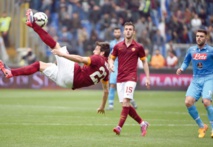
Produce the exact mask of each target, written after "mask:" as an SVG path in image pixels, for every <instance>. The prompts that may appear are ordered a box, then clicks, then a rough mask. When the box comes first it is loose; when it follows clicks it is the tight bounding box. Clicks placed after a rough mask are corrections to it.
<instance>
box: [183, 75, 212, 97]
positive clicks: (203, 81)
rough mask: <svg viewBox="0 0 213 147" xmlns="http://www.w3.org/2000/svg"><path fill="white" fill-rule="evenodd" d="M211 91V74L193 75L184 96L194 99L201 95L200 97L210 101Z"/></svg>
mask: <svg viewBox="0 0 213 147" xmlns="http://www.w3.org/2000/svg"><path fill="white" fill-rule="evenodd" d="M212 92H213V75H208V76H203V77H193V79H192V82H191V83H190V85H189V87H188V89H187V92H186V96H191V97H193V98H195V100H196V101H198V100H199V99H200V97H202V99H206V98H207V99H209V100H211V101H212Z"/></svg>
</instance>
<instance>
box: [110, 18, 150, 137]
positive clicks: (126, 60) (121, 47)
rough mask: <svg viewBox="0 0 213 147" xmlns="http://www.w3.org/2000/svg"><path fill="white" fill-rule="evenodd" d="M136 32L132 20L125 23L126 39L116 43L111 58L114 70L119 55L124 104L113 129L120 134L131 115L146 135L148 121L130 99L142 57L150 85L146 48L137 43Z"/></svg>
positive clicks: (119, 74) (119, 75)
mask: <svg viewBox="0 0 213 147" xmlns="http://www.w3.org/2000/svg"><path fill="white" fill-rule="evenodd" d="M134 34H135V27H134V25H133V23H132V22H126V23H125V24H124V38H125V39H124V41H121V42H119V43H118V44H116V45H115V47H114V49H113V52H112V54H111V55H110V59H109V69H110V71H113V68H114V67H113V66H114V60H115V58H116V57H118V77H117V91H118V97H119V101H120V103H121V104H122V111H121V115H120V120H119V123H118V126H117V127H115V128H114V129H113V131H114V132H115V133H116V134H117V135H119V134H120V132H121V128H122V127H123V125H124V123H125V121H126V118H127V116H128V115H130V116H131V117H132V118H133V119H134V120H135V121H137V122H138V123H139V124H140V127H141V135H142V136H145V135H146V133H147V128H148V126H149V124H148V122H146V121H144V120H142V118H141V117H140V116H139V115H138V114H137V112H136V110H135V109H134V108H133V107H132V106H131V105H130V100H131V99H133V94H134V90H135V87H136V81H137V62H138V58H140V59H141V61H142V63H143V67H144V72H145V74H146V86H147V88H149V86H150V77H149V67H148V63H147V60H146V56H145V52H144V48H143V46H142V45H141V44H139V43H137V42H136V41H135V40H134V39H133V37H134Z"/></svg>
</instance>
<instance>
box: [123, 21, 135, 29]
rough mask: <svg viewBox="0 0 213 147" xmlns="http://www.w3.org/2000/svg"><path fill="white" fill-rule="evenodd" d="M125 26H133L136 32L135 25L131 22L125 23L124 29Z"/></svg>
mask: <svg viewBox="0 0 213 147" xmlns="http://www.w3.org/2000/svg"><path fill="white" fill-rule="evenodd" d="M125 26H133V29H134V30H135V25H134V24H133V23H132V22H131V21H129V22H125V24H124V27H125Z"/></svg>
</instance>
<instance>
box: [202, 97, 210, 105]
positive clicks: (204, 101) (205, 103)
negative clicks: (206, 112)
mask: <svg viewBox="0 0 213 147" xmlns="http://www.w3.org/2000/svg"><path fill="white" fill-rule="evenodd" d="M203 105H204V106H205V107H208V106H210V105H211V101H210V100H209V99H205V98H204V99H203Z"/></svg>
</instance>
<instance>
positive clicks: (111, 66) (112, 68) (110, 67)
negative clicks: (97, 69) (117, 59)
mask: <svg viewBox="0 0 213 147" xmlns="http://www.w3.org/2000/svg"><path fill="white" fill-rule="evenodd" d="M109 71H110V72H114V65H113V64H112V65H110V64H109Z"/></svg>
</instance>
